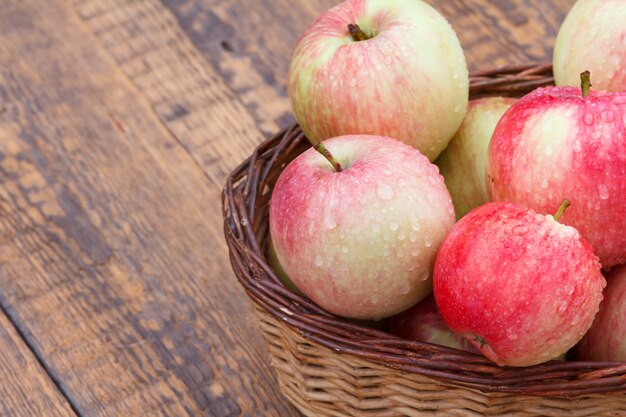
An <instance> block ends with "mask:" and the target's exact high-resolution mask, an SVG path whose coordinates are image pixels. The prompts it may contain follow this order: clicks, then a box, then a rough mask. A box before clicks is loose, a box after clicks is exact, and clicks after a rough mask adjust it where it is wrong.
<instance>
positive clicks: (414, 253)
mask: <svg viewBox="0 0 626 417" xmlns="http://www.w3.org/2000/svg"><path fill="white" fill-rule="evenodd" d="M419 254H420V248H414V249H413V250H412V251H411V256H419Z"/></svg>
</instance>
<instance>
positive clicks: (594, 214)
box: [487, 73, 626, 268]
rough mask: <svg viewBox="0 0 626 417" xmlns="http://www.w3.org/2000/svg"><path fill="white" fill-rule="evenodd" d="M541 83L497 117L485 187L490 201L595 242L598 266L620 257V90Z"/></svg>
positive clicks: (625, 180) (625, 126)
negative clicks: (546, 218) (559, 209)
mask: <svg viewBox="0 0 626 417" xmlns="http://www.w3.org/2000/svg"><path fill="white" fill-rule="evenodd" d="M581 77H582V79H583V88H582V90H581V88H575V87H546V88H539V89H537V90H535V91H533V92H532V93H530V94H528V95H526V96H525V97H523V98H521V99H520V100H519V101H518V102H517V103H516V104H514V105H513V106H512V107H511V108H510V109H509V110H508V111H507V112H506V113H505V114H504V116H502V119H500V122H499V123H498V125H497V126H496V129H495V132H494V134H493V137H492V139H491V144H490V145H489V154H488V161H487V173H488V178H487V189H488V192H489V195H490V197H491V199H492V200H494V201H511V202H517V203H520V204H523V205H524V206H527V207H529V208H532V209H534V210H536V211H537V212H539V213H550V212H551V211H552V210H554V207H556V206H558V205H559V203H560V201H561V199H563V198H567V199H569V200H570V201H571V202H572V207H571V208H570V209H568V210H567V212H566V213H565V214H564V216H563V219H562V221H563V223H564V224H567V225H571V226H574V227H575V228H576V229H578V231H579V232H580V234H581V235H582V236H583V237H584V238H585V239H586V240H587V241H588V242H589V243H590V244H591V245H592V246H593V248H594V251H595V253H596V255H598V257H599V258H600V262H601V263H602V266H603V267H604V268H610V267H612V266H613V265H618V264H622V263H625V262H626V233H624V231H625V230H626V198H624V196H626V92H622V93H607V92H604V91H595V90H590V89H589V86H590V85H589V79H588V77H589V74H588V73H583V75H581Z"/></svg>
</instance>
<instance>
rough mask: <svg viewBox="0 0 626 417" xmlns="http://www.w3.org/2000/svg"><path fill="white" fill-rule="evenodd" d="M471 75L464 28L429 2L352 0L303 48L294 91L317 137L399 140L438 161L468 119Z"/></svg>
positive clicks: (302, 42)
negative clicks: (460, 31) (461, 35)
mask: <svg viewBox="0 0 626 417" xmlns="http://www.w3.org/2000/svg"><path fill="white" fill-rule="evenodd" d="M468 85H469V76H468V71H467V64H466V62H465V56H464V55H463V50H462V49H461V44H460V42H459V40H458V38H457V36H456V33H455V32H454V30H453V29H452V27H451V26H450V24H449V23H448V22H447V21H446V19H445V18H444V17H443V16H442V15H441V14H440V13H439V12H437V11H436V10H435V9H433V8H432V7H431V6H429V5H428V4H426V3H424V2H423V1H421V0H411V1H403V0H346V1H344V2H343V3H340V4H339V5H337V6H335V7H333V8H331V9H330V10H328V11H327V12H325V13H324V14H322V15H321V16H320V17H319V18H318V19H317V20H316V21H315V22H314V23H313V24H311V26H309V27H308V28H307V29H306V30H305V31H304V33H303V35H302V37H301V38H300V39H299V41H298V42H297V44H296V46H295V50H294V52H293V55H292V58H291V64H290V67H289V75H288V93H289V99H290V102H291V107H292V109H293V112H294V114H295V116H296V119H297V121H298V123H299V124H300V126H301V127H302V130H303V131H304V133H305V134H306V136H307V138H308V139H309V140H310V141H311V142H312V143H314V144H315V143H318V142H320V141H322V140H324V139H328V138H332V137H335V136H341V135H347V134H372V135H381V136H388V137H392V138H396V139H398V140H401V141H403V142H405V143H407V144H409V145H411V146H413V147H415V148H416V149H418V150H419V151H420V152H422V153H423V154H424V155H426V156H427V157H428V158H429V159H430V160H431V161H432V160H434V159H435V158H436V157H437V155H439V154H440V153H441V151H443V149H444V148H445V147H446V145H447V144H448V142H449V141H450V139H451V138H452V136H453V135H454V133H455V132H456V131H457V129H458V128H459V126H460V124H461V122H462V121H463V116H464V115H465V112H466V109H467V102H468V95H469V92H468V91H469V90H468Z"/></svg>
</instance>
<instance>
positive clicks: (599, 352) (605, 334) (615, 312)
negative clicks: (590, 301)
mask: <svg viewBox="0 0 626 417" xmlns="http://www.w3.org/2000/svg"><path fill="white" fill-rule="evenodd" d="M606 281H607V286H606V288H605V289H604V300H603V301H602V303H601V304H600V311H599V312H598V315H597V316H596V318H595V320H594V321H593V324H592V325H591V329H589V331H588V332H587V334H586V335H585V337H584V338H583V340H581V341H580V343H579V344H578V346H576V356H577V357H578V359H581V360H592V361H622V362H626V265H622V266H617V267H615V268H613V269H611V271H610V272H607V273H606Z"/></svg>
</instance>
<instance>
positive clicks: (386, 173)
mask: <svg viewBox="0 0 626 417" xmlns="http://www.w3.org/2000/svg"><path fill="white" fill-rule="evenodd" d="M383 172H384V173H385V175H391V171H390V170H388V169H386V170H384V171H383Z"/></svg>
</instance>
